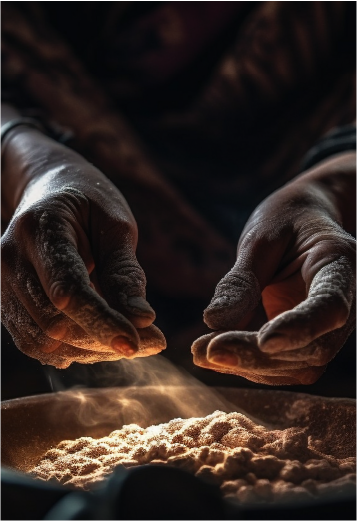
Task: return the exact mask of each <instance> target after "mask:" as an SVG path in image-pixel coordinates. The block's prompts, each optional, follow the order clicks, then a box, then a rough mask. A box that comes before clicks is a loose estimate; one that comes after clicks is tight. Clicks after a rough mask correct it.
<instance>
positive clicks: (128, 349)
mask: <svg viewBox="0 0 357 521" xmlns="http://www.w3.org/2000/svg"><path fill="white" fill-rule="evenodd" d="M111 346H112V348H113V349H115V351H118V352H119V353H120V354H122V355H123V356H125V357H128V358H129V357H132V356H133V355H135V353H136V352H137V351H138V347H137V346H136V345H135V344H134V343H133V342H132V341H131V340H129V338H127V337H125V336H116V337H115V338H113V340H112V342H111Z"/></svg>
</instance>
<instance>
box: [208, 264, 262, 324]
mask: <svg viewBox="0 0 357 521" xmlns="http://www.w3.org/2000/svg"><path fill="white" fill-rule="evenodd" d="M259 300H260V286H259V282H258V279H257V277H256V276H255V275H254V273H253V271H251V270H247V269H242V268H241V266H240V263H239V262H237V263H236V264H235V265H234V267H233V268H232V269H231V271H230V272H228V273H227V275H225V277H223V279H222V280H221V281H220V282H219V283H218V285H217V287H216V291H215V293H214V296H213V299H212V300H211V303H210V304H209V306H208V307H207V308H206V309H205V311H204V313H203V317H204V318H203V319H204V321H205V323H206V324H207V325H208V327H210V328H211V329H237V327H238V324H240V323H241V322H242V319H243V318H244V317H247V316H249V315H250V313H251V312H252V311H253V310H254V309H255V308H256V307H257V305H258V303H259ZM242 327H243V326H242Z"/></svg>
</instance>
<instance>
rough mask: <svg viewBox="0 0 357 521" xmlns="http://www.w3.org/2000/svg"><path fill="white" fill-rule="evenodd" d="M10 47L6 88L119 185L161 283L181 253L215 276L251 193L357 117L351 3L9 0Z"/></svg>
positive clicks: (5, 42)
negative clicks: (69, 134) (70, 136)
mask: <svg viewBox="0 0 357 521" xmlns="http://www.w3.org/2000/svg"><path fill="white" fill-rule="evenodd" d="M2 53H3V57H2V77H3V89H4V91H5V93H6V94H10V95H11V97H12V98H13V99H16V100H17V104H18V105H19V106H21V107H22V108H28V107H31V108H32V109H33V108H36V109H37V110H38V109H39V110H40V111H42V112H43V113H44V114H45V115H46V117H48V118H49V119H50V120H54V121H55V122H56V123H57V124H59V125H62V126H63V127H65V128H70V129H71V130H73V132H74V135H75V139H74V140H73V142H72V145H71V146H73V147H74V148H75V149H76V150H78V151H79V152H80V153H82V154H83V155H84V156H85V157H86V158H87V159H89V160H90V161H92V162H93V163H94V164H95V165H96V166H98V167H99V168H100V169H101V170H102V171H103V172H104V173H105V174H106V175H107V176H108V177H109V178H110V179H112V180H113V181H114V183H115V184H116V185H117V186H118V187H119V188H120V190H121V191H122V192H123V194H124V195H125V197H126V198H127V200H128V202H129V204H130V206H131V208H132V210H133V213H134V215H135V217H136V219H137V221H138V226H139V231H140V241H139V259H140V260H141V262H142V264H143V266H144V268H145V270H146V271H147V274H148V278H149V277H151V280H152V281H153V284H158V285H160V281H159V280H156V278H155V273H159V277H158V279H160V280H163V277H162V272H163V271H165V270H166V267H167V265H168V264H169V263H171V264H173V265H175V263H176V264H178V263H182V262H184V261H183V260H182V259H184V258H185V259H186V260H187V259H189V262H190V263H191V265H192V266H194V267H195V268H198V269H201V268H202V263H203V262H208V263H210V264H209V266H210V269H211V270H212V273H214V277H213V278H214V279H215V280H219V277H220V276H221V275H223V273H224V272H225V270H226V269H227V267H228V266H229V264H230V263H231V262H232V259H233V256H234V246H233V240H236V239H237V236H238V235H239V233H240V231H241V228H242V225H243V224H244V220H245V219H246V217H247V216H248V214H249V213H250V211H251V210H252V209H253V208H254V206H255V205H256V204H257V203H258V202H259V200H261V199H262V198H263V197H264V196H265V195H267V194H268V193H269V192H270V191H271V190H272V189H275V188H277V187H278V186H280V185H281V184H282V183H284V182H286V181H287V180H288V179H290V178H292V177H293V176H294V175H295V174H296V173H297V172H298V171H299V166H300V164H301V160H302V158H303V156H304V155H305V154H306V152H307V151H308V150H309V148H310V147H311V146H313V145H314V143H315V142H316V141H317V140H318V139H319V138H320V137H321V136H323V135H324V134H325V133H326V132H328V131H329V130H330V129H331V128H333V127H335V126H339V125H344V124H348V123H350V122H351V121H353V119H354V115H355V71H354V69H355V3H354V2H272V1H270V2H11V1H9V2H3V4H2ZM181 194H184V196H185V198H186V200H184V198H183V197H182V195H181ZM187 201H189V202H187ZM193 206H195V207H196V210H194V209H193ZM197 209H198V210H199V211H200V213H198V212H197ZM202 215H204V217H202ZM212 225H214V226H215V227H216V229H218V230H220V232H221V235H225V237H226V238H225V239H224V238H222V237H221V236H219V235H218V233H217V232H216V231H215V230H214V229H213V227H212ZM228 240H231V241H232V242H230V243H229V242H228ZM192 243H194V244H195V245H196V249H195V251H193V248H192V246H190V247H188V246H187V245H188V244H191V245H192ZM212 251H213V254H212ZM178 252H180V254H181V253H182V256H181V257H180V259H181V260H179V261H178V260H177V258H178ZM210 252H211V253H210ZM212 255H213V257H212ZM210 256H211V257H210ZM202 259H206V260H205V261H203V260H202ZM207 259H208V260H207ZM160 271H161V274H160ZM149 280H150V279H149ZM212 284H213V283H212ZM162 289H165V288H162ZM207 291H211V289H209V288H208V289H207Z"/></svg>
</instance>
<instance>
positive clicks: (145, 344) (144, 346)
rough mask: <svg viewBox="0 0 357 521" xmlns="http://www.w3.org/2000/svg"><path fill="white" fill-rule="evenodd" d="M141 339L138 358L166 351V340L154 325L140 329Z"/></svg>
mask: <svg viewBox="0 0 357 521" xmlns="http://www.w3.org/2000/svg"><path fill="white" fill-rule="evenodd" d="M138 333H139V337H140V344H139V350H138V351H137V353H136V354H135V356H136V357H143V356H151V355H156V354H158V353H160V352H161V351H163V350H164V349H166V340H165V337H164V335H163V333H162V332H161V331H160V329H159V328H158V327H156V326H155V325H154V324H151V326H149V327H146V328H143V329H139V331H138Z"/></svg>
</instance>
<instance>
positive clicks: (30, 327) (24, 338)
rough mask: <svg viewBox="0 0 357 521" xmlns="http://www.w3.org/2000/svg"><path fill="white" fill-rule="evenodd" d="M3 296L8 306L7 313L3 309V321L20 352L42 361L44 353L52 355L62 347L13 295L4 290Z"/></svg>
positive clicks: (4, 302) (3, 301)
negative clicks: (45, 332)
mask: <svg viewBox="0 0 357 521" xmlns="http://www.w3.org/2000/svg"><path fill="white" fill-rule="evenodd" d="M1 294H2V303H3V305H4V306H6V311H5V308H3V309H2V313H1V320H2V322H3V324H4V325H5V327H6V328H7V329H8V331H9V332H10V333H11V335H12V336H13V338H14V341H15V344H16V346H17V347H18V348H19V349H20V351H22V352H23V353H25V354H27V355H28V356H31V357H33V358H37V359H38V360H41V359H42V355H43V354H44V353H52V352H53V351H55V350H56V349H58V347H60V345H61V344H62V342H60V341H59V340H54V339H53V338H49V337H48V336H47V335H45V334H44V333H43V331H41V329H40V328H39V327H38V325H37V324H36V323H35V322H34V320H33V319H32V318H31V317H30V315H29V314H28V313H27V311H26V309H25V308H24V307H23V306H22V304H21V303H20V302H19V301H18V300H17V299H15V298H14V297H13V295H9V293H8V292H7V291H4V290H3V291H2V292H1Z"/></svg>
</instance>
